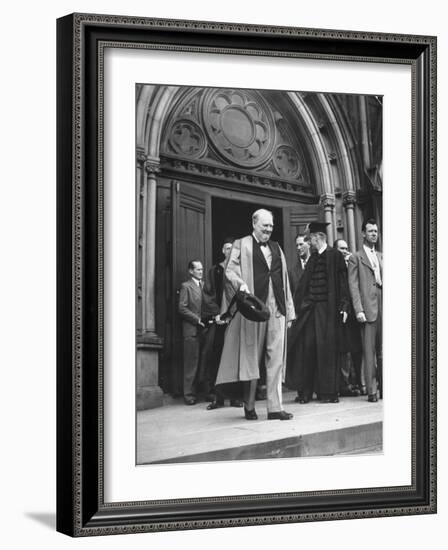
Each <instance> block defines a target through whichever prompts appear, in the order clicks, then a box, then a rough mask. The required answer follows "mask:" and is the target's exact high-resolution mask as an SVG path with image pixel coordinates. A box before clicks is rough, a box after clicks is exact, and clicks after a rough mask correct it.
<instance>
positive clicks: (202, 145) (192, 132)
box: [169, 119, 207, 158]
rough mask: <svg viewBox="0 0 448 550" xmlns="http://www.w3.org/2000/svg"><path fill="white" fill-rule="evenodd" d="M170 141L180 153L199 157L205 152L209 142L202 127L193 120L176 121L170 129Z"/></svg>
mask: <svg viewBox="0 0 448 550" xmlns="http://www.w3.org/2000/svg"><path fill="white" fill-rule="evenodd" d="M169 142H170V145H171V147H172V148H173V149H174V151H175V152H176V153H177V154H178V155H182V156H188V157H190V158H191V157H192V158H199V157H200V156H202V155H203V154H204V153H205V150H206V147H207V142H206V139H205V136H204V133H203V131H202V130H201V128H200V127H199V126H198V125H197V124H196V123H195V122H193V121H192V120H188V119H183V120H182V119H181V120H178V121H176V122H175V123H174V124H173V126H172V128H171V131H170V136H169Z"/></svg>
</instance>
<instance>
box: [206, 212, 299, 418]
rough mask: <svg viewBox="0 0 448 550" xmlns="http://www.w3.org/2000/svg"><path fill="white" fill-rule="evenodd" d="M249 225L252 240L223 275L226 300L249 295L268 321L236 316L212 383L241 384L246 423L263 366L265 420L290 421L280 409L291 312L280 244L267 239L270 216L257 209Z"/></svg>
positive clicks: (243, 243)
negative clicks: (262, 307) (260, 303)
mask: <svg viewBox="0 0 448 550" xmlns="http://www.w3.org/2000/svg"><path fill="white" fill-rule="evenodd" d="M252 225H253V233H252V235H248V236H247V237H243V238H242V239H237V240H236V241H235V242H234V243H233V248H232V251H231V253H230V258H229V261H228V263H227V266H226V270H225V276H226V283H225V294H224V297H225V298H226V299H227V303H228V300H230V299H231V297H232V295H233V294H234V293H235V292H236V291H237V290H240V291H242V292H250V293H251V294H254V295H255V296H257V298H259V299H260V300H262V301H263V302H264V303H265V304H266V305H267V307H268V308H269V311H270V318H269V320H268V321H266V322H264V323H256V322H254V321H250V320H248V319H246V318H245V317H243V316H242V315H241V314H240V313H239V312H237V313H236V314H235V316H234V317H233V319H232V321H231V322H230V324H229V326H228V328H227V331H226V334H225V338H224V348H223V352H222V356H221V362H220V365H219V371H218V376H217V380H216V384H217V385H219V384H227V383H231V382H245V392H244V393H245V395H244V401H245V407H244V415H245V418H246V419H247V420H256V419H257V418H258V417H257V413H256V412H255V391H256V387H257V379H258V378H259V377H260V364H261V362H262V361H264V363H265V366H266V386H267V388H266V389H267V410H268V414H267V418H268V420H274V419H278V420H290V419H291V418H292V416H293V415H292V414H291V413H288V412H286V411H284V410H283V407H282V380H283V375H284V371H285V364H286V330H287V327H288V326H289V325H290V324H291V322H292V320H293V319H294V318H295V312H294V303H293V300H292V296H291V291H290V288H289V281H288V272H287V267H286V261H285V257H284V254H283V251H282V249H281V248H280V246H279V244H278V243H277V242H275V241H271V240H270V236H271V234H272V230H273V227H274V220H273V216H272V213H271V212H269V211H268V210H264V209H260V210H257V211H256V212H254V214H253V216H252ZM225 301H226V300H225V299H224V300H223V303H224V302H225ZM224 307H225V305H224Z"/></svg>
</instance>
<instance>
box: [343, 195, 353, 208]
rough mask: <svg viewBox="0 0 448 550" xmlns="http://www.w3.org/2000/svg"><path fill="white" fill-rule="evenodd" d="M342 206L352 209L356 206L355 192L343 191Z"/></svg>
mask: <svg viewBox="0 0 448 550" xmlns="http://www.w3.org/2000/svg"><path fill="white" fill-rule="evenodd" d="M342 204H343V205H344V206H345V208H353V207H354V206H355V204H356V192H355V191H345V192H344V193H343V195H342Z"/></svg>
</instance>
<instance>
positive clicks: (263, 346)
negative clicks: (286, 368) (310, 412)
mask: <svg viewBox="0 0 448 550" xmlns="http://www.w3.org/2000/svg"><path fill="white" fill-rule="evenodd" d="M266 305H267V307H268V308H269V313H270V317H269V319H268V320H267V321H266V322H264V323H258V329H257V330H258V335H257V336H258V346H259V347H258V355H259V357H261V358H263V357H264V364H265V368H266V404H267V410H268V412H279V411H281V410H282V380H283V354H284V343H285V322H286V320H285V316H284V315H282V314H281V313H280V311H279V310H278V307H277V302H276V301H275V296H274V292H273V289H272V284H269V293H268V298H267V300H266Z"/></svg>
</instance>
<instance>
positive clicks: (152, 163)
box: [145, 158, 160, 176]
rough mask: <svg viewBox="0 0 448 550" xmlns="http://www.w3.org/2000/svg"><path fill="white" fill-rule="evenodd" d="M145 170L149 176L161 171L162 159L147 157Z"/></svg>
mask: <svg viewBox="0 0 448 550" xmlns="http://www.w3.org/2000/svg"><path fill="white" fill-rule="evenodd" d="M145 171H146V173H147V174H148V176H154V175H155V174H157V173H158V172H160V161H159V160H158V159H151V158H147V159H146V161H145Z"/></svg>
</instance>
